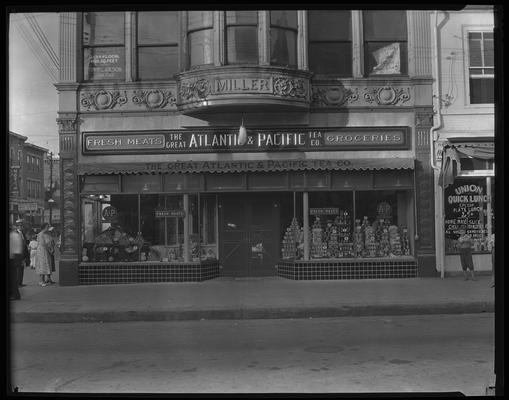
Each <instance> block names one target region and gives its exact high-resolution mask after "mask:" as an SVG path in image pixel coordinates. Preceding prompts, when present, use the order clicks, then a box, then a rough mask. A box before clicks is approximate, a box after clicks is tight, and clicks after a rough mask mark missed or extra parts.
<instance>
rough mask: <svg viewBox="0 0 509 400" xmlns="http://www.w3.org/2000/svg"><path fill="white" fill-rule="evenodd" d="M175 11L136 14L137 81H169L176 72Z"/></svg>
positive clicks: (176, 39) (176, 18) (176, 29)
mask: <svg viewBox="0 0 509 400" xmlns="http://www.w3.org/2000/svg"><path fill="white" fill-rule="evenodd" d="M178 19H179V18H178V12H177V11H156V12H139V13H138V23H137V55H138V57H137V60H138V79H141V80H145V79H169V78H172V77H173V74H175V73H177V72H178V70H179V57H178V42H179V34H178V33H179V29H178V27H179V23H178Z"/></svg>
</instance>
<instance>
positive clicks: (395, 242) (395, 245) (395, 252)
mask: <svg viewBox="0 0 509 400" xmlns="http://www.w3.org/2000/svg"><path fill="white" fill-rule="evenodd" d="M389 245H390V247H391V254H390V255H391V256H400V255H401V236H400V234H399V231H398V227H397V226H396V225H391V226H389Z"/></svg>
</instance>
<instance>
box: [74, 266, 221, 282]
mask: <svg viewBox="0 0 509 400" xmlns="http://www.w3.org/2000/svg"><path fill="white" fill-rule="evenodd" d="M78 272H79V280H80V284H81V285H101V284H117V283H142V282H202V281H205V280H207V279H213V278H217V277H219V275H220V269H219V263H218V262H217V261H213V262H202V263H199V262H198V263H181V264H177V263H171V264H170V263H158V262H155V263H122V262H115V263H86V264H85V263H83V264H80V265H79V267H78Z"/></svg>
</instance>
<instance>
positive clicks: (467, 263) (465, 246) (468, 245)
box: [458, 229, 475, 281]
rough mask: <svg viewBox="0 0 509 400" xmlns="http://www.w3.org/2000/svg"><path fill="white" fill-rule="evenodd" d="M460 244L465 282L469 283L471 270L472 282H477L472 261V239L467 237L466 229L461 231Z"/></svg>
mask: <svg viewBox="0 0 509 400" xmlns="http://www.w3.org/2000/svg"><path fill="white" fill-rule="evenodd" d="M458 243H459V248H460V261H461V269H462V270H463V273H464V274H465V280H466V281H468V271H469V270H470V274H471V276H472V280H473V281H475V277H474V261H473V260H472V237H471V236H470V235H467V231H466V230H465V229H462V230H461V231H460V237H459V238H458Z"/></svg>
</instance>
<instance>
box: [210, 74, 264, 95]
mask: <svg viewBox="0 0 509 400" xmlns="http://www.w3.org/2000/svg"><path fill="white" fill-rule="evenodd" d="M214 89H215V93H221V94H222V93H239V92H240V93H245V92H256V93H269V94H272V92H273V89H272V78H251V79H246V78H237V79H216V80H215V85H214Z"/></svg>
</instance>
